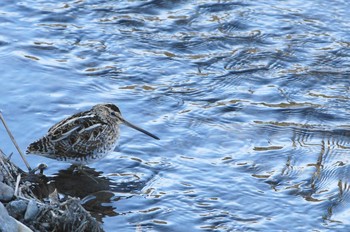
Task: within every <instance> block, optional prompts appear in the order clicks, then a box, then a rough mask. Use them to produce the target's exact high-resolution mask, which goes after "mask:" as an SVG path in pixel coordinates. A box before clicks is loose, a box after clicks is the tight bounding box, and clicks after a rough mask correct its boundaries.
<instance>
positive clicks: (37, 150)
mask: <svg viewBox="0 0 350 232" xmlns="http://www.w3.org/2000/svg"><path fill="white" fill-rule="evenodd" d="M52 150H53V144H52V143H51V142H50V141H49V139H48V138H46V137H43V138H41V139H39V140H37V141H35V142H33V143H31V144H29V146H28V147H27V151H26V153H27V154H45V153H50V152H51V151H52Z"/></svg>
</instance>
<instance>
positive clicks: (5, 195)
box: [0, 182, 15, 202]
mask: <svg viewBox="0 0 350 232" xmlns="http://www.w3.org/2000/svg"><path fill="white" fill-rule="evenodd" d="M14 193H15V191H14V190H13V189H12V188H11V187H10V186H8V185H6V184H4V183H2V182H0V201H5V202H7V201H10V200H11V199H12V197H13V194H14Z"/></svg>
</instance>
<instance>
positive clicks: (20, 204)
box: [6, 200, 28, 219]
mask: <svg viewBox="0 0 350 232" xmlns="http://www.w3.org/2000/svg"><path fill="white" fill-rule="evenodd" d="M27 205H28V203H27V202H26V201H24V200H15V201H11V202H10V203H8V204H7V206H6V209H7V211H8V213H9V214H10V215H11V216H12V217H14V218H16V219H22V218H23V216H24V212H26V209H27Z"/></svg>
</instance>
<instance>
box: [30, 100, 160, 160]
mask: <svg viewBox="0 0 350 232" xmlns="http://www.w3.org/2000/svg"><path fill="white" fill-rule="evenodd" d="M122 123H123V124H125V125H126V126H129V127H131V128H134V129H136V130H138V131H141V132H143V133H145V134H146V135H148V136H151V137H152V138H154V139H158V140H159V138H158V137H157V136H155V135H153V134H151V133H149V132H148V131H145V130H144V129H141V128H139V127H137V126H135V125H133V124H131V123H130V122H128V121H126V120H125V119H124V118H123V117H122V115H121V113H120V110H119V108H118V107H117V106H116V105H114V104H98V105H95V106H94V107H92V109H91V110H88V111H85V112H81V113H77V114H74V115H72V116H71V117H69V118H66V119H64V120H62V121H61V122H59V123H57V124H55V125H54V126H52V127H51V128H50V129H49V131H48V133H47V134H46V135H45V136H44V137H42V138H41V139H39V140H38V141H36V142H33V143H31V144H30V145H29V146H28V148H27V154H37V155H41V156H45V157H48V158H51V159H56V160H63V161H67V162H70V163H73V164H77V165H82V164H87V163H89V162H91V161H93V160H96V159H100V158H102V157H104V156H105V155H107V153H108V152H109V151H111V150H113V149H114V148H115V146H116V142H117V140H118V138H119V125H120V124H122Z"/></svg>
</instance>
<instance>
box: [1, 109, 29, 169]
mask: <svg viewBox="0 0 350 232" xmlns="http://www.w3.org/2000/svg"><path fill="white" fill-rule="evenodd" d="M0 120H1V121H2V124H4V126H5V129H6V131H7V133H8V135H9V136H10V138H11V140H12V143H13V144H14V145H15V147H16V149H17V151H18V152H19V154H20V155H21V157H22V159H23V162H24V163H25V165H26V166H27V168H28V171H29V172H30V171H31V170H32V169H31V167H30V166H29V163H28V162H27V160H26V158H25V156H24V155H23V153H22V151H21V149H20V148H19V146H18V144H17V142H16V140H15V138H14V137H13V135H12V133H11V131H10V129H9V128H8V126H7V124H6V122H5V119H4V117H3V116H2V113H1V111H0Z"/></svg>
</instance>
